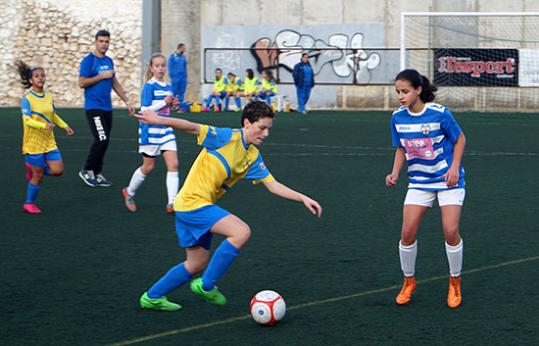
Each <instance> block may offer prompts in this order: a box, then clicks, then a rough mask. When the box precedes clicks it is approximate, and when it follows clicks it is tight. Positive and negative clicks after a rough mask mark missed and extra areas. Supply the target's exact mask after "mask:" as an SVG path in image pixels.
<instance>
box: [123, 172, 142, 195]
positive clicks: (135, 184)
mask: <svg viewBox="0 0 539 346" xmlns="http://www.w3.org/2000/svg"><path fill="white" fill-rule="evenodd" d="M144 179H146V176H145V175H144V174H142V171H141V170H140V167H139V168H137V169H136V170H135V171H134V172H133V176H132V177H131V180H130V181H129V186H128V187H127V193H128V194H130V195H131V196H134V195H135V193H137V189H138V188H139V187H140V185H142V183H143V182H144Z"/></svg>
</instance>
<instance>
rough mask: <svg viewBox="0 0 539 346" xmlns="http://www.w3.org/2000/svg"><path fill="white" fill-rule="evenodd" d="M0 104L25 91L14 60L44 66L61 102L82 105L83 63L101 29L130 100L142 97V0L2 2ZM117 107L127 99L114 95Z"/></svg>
mask: <svg viewBox="0 0 539 346" xmlns="http://www.w3.org/2000/svg"><path fill="white" fill-rule="evenodd" d="M0 13H2V14H3V15H4V18H9V20H3V21H2V22H1V23H0V47H1V50H2V54H1V55H0V85H1V87H0V105H12V106H13V105H19V104H20V99H21V96H22V94H23V91H24V89H23V88H22V86H21V84H20V83H19V76H18V75H17V72H16V70H15V61H16V60H17V59H21V60H22V61H24V62H26V63H27V64H29V65H31V66H42V67H44V68H45V71H46V75H47V82H46V83H47V84H46V89H47V90H48V91H49V92H51V93H52V94H53V95H54V100H55V103H56V105H58V106H82V103H83V96H82V94H83V93H82V89H80V88H79V87H78V75H79V64H80V61H81V59H82V58H83V57H84V56H85V55H86V54H88V52H89V51H90V50H91V49H92V43H93V41H94V34H95V33H96V31H97V30H99V29H107V30H109V31H110V32H111V46H110V50H109V55H110V56H111V57H113V58H114V61H115V65H116V75H117V78H118V80H119V81H120V83H121V84H122V85H123V87H124V89H125V91H126V92H127V94H128V95H129V98H130V99H131V100H133V101H134V102H138V100H139V91H140V57H141V50H140V47H141V43H142V41H141V40H142V30H141V25H142V0H120V1H114V2H110V1H92V2H89V1H84V0H54V1H52V0H21V1H0ZM113 102H114V105H115V106H123V102H121V101H120V100H119V98H118V97H117V96H114V98H113Z"/></svg>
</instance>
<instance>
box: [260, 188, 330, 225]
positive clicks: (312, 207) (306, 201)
mask: <svg viewBox="0 0 539 346" xmlns="http://www.w3.org/2000/svg"><path fill="white" fill-rule="evenodd" d="M263 184H264V186H265V187H266V189H268V191H269V192H271V193H273V194H274V195H277V196H279V197H282V198H286V199H289V200H292V201H296V202H302V203H303V205H305V208H307V209H309V211H310V212H311V213H313V214H314V215H316V216H318V217H319V218H320V217H321V216H322V207H321V206H320V204H319V203H318V202H317V201H315V200H314V199H312V198H310V197H308V196H305V195H304V194H302V193H299V192H297V191H295V190H292V189H291V188H289V187H288V186H286V185H284V184H281V183H280V182H278V181H276V180H273V181H269V182H264V183H263Z"/></svg>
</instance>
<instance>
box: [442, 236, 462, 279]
mask: <svg viewBox="0 0 539 346" xmlns="http://www.w3.org/2000/svg"><path fill="white" fill-rule="evenodd" d="M445 253H446V254H447V261H448V262H449V273H450V274H451V276H452V277H457V276H460V272H461V270H462V257H463V254H464V241H463V240H462V238H461V239H460V243H458V244H457V245H455V246H451V245H449V244H448V243H447V242H446V243H445Z"/></svg>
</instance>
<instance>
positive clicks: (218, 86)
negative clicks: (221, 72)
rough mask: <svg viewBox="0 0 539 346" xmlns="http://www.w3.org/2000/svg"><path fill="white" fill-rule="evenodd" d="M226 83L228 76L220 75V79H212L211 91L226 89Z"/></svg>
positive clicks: (218, 91)
mask: <svg viewBox="0 0 539 346" xmlns="http://www.w3.org/2000/svg"><path fill="white" fill-rule="evenodd" d="M227 85H228V78H226V77H221V79H219V80H217V79H216V80H214V81H213V91H214V92H216V93H220V92H223V91H226V87H227Z"/></svg>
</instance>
